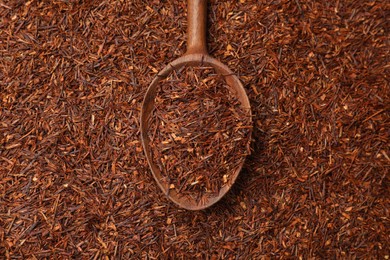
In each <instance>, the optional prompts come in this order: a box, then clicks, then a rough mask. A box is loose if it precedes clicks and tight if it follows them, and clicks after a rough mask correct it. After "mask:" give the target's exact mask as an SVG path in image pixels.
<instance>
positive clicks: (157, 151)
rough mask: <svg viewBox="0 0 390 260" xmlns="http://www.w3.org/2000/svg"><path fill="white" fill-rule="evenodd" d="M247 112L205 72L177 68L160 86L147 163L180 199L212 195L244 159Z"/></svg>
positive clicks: (210, 70) (219, 78)
mask: <svg viewBox="0 0 390 260" xmlns="http://www.w3.org/2000/svg"><path fill="white" fill-rule="evenodd" d="M250 128H251V126H250V118H249V113H248V111H244V110H243V108H242V106H241V104H240V102H239V100H238V99H237V98H236V97H235V96H234V94H233V93H232V92H231V91H230V90H229V89H228V86H227V83H226V82H225V80H224V78H223V76H221V75H218V74H217V73H216V72H215V70H214V69H213V68H210V67H183V68H180V69H178V70H175V71H173V72H172V73H171V74H170V75H169V76H168V77H167V78H165V79H163V80H161V81H160V84H159V91H158V92H157V96H156V98H155V109H154V111H153V116H152V118H151V122H150V128H149V132H148V133H149V136H150V138H151V142H150V145H151V146H152V151H153V158H154V160H155V163H156V164H157V165H158V167H159V169H160V171H161V173H162V175H163V176H164V181H166V182H168V184H169V186H170V188H171V189H176V191H177V192H179V193H180V194H182V195H191V196H194V197H195V198H198V197H199V196H201V195H202V194H203V193H216V192H218V191H219V190H220V188H221V187H222V186H223V185H225V184H226V183H227V182H228V179H229V178H230V176H231V175H233V173H234V172H235V171H237V170H238V169H239V167H240V166H241V165H242V162H243V161H244V159H245V156H246V155H247V154H248V153H249V150H248V141H249V132H250Z"/></svg>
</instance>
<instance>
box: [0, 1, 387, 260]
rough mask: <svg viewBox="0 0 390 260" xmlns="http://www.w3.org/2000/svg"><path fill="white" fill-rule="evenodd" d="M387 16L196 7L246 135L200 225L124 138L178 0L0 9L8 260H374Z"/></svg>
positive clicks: (1, 159)
mask: <svg viewBox="0 0 390 260" xmlns="http://www.w3.org/2000/svg"><path fill="white" fill-rule="evenodd" d="M389 10H390V7H389V4H388V3H387V2H386V1H383V0H380V1H347V0H340V1H314V0H310V1H309V0H294V1H287V0H281V1H260V0H259V1H249V0H240V1H214V0H213V1H210V3H209V14H208V19H209V26H208V28H209V34H208V44H209V51H210V53H211V55H212V56H214V57H216V58H217V59H219V60H221V61H222V62H223V63H225V64H227V65H228V66H229V67H230V68H231V69H232V70H233V71H234V72H235V73H236V74H237V75H238V76H239V78H240V79H241V80H242V83H243V84H244V86H245V88H246V90H247V94H248V96H249V98H250V102H251V105H252V113H253V121H254V134H253V139H254V140H253V143H252V148H253V151H252V155H251V156H250V157H249V158H248V159H247V161H246V163H245V165H244V169H243V171H242V172H241V174H240V177H239V179H238V181H237V183H236V184H235V186H234V187H233V190H232V191H231V192H230V193H229V194H228V195H227V196H226V197H225V198H224V199H223V200H222V201H221V202H219V203H218V204H216V205H215V206H213V207H212V208H210V209H207V210H204V211H198V212H191V211H187V210H182V209H179V208H177V207H176V206H175V205H174V204H173V203H171V202H170V201H169V200H168V199H166V198H165V196H164V194H162V192H161V191H160V190H159V188H158V186H157V185H156V183H155V181H154V180H153V178H152V175H151V172H150V170H149V169H148V165H147V163H146V159H145V156H144V154H143V151H142V147H141V143H140V136H139V116H140V107H141V102H142V99H143V96H144V94H145V91H146V88H147V86H148V85H149V83H150V82H151V80H152V78H153V77H154V76H155V75H156V73H157V72H158V71H159V70H160V69H161V68H163V67H164V66H165V65H166V64H167V63H168V62H170V61H172V60H174V59H175V58H178V57H180V56H181V55H182V54H183V53H184V52H185V39H186V37H185V33H186V24H187V22H186V3H185V1H138V0H134V1H35V0H31V1H19V0H11V1H8V0H3V1H2V2H0V255H1V256H3V257H5V258H6V259H11V258H12V259H26V258H31V259H45V258H48V259H58V258H64V259H69V258H81V259H87V258H94V259H111V258H122V259H129V258H133V259H140V258H142V259H160V258H163V259H164V258H166V259H172V258H179V259H180V258H206V259H236V258H240V259H248V258H252V259H259V258H273V257H275V258H292V257H302V258H303V259H304V258H308V257H315V258H334V257H337V258H377V259H383V258H385V259H387V258H389V254H390V253H389V232H388V230H389V208H390V207H389V176H388V172H389V161H390V159H389V154H390V151H389V128H390V127H389V75H390V73H389V36H388V35H389V20H388V17H389V13H390V12H389Z"/></svg>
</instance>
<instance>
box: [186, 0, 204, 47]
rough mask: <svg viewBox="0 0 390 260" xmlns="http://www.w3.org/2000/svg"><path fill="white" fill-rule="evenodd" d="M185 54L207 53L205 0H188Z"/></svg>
mask: <svg viewBox="0 0 390 260" xmlns="http://www.w3.org/2000/svg"><path fill="white" fill-rule="evenodd" d="M187 9H188V17H187V19H188V29H187V30H188V31H187V54H207V45H206V26H207V0H188V5H187Z"/></svg>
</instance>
